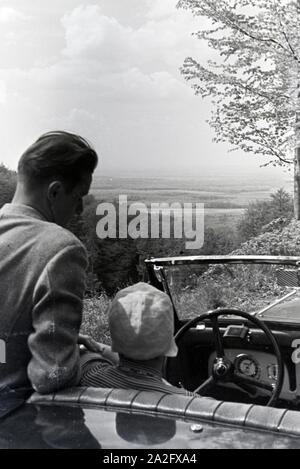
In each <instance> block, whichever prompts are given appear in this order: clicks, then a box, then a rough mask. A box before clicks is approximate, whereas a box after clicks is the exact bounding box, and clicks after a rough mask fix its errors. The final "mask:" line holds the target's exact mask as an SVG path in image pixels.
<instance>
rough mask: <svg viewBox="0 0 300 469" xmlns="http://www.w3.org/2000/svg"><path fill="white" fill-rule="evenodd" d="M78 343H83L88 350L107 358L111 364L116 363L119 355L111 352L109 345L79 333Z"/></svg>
mask: <svg viewBox="0 0 300 469" xmlns="http://www.w3.org/2000/svg"><path fill="white" fill-rule="evenodd" d="M78 344H80V345H84V346H85V347H86V348H87V350H89V351H90V352H95V353H99V354H100V355H102V356H103V358H105V359H107V360H109V361H110V362H111V363H112V364H113V365H118V363H119V355H118V354H117V353H115V352H112V350H111V347H110V346H109V345H105V344H101V343H100V342H97V341H96V340H94V339H93V338H92V337H90V336H89V335H84V334H79V336H78Z"/></svg>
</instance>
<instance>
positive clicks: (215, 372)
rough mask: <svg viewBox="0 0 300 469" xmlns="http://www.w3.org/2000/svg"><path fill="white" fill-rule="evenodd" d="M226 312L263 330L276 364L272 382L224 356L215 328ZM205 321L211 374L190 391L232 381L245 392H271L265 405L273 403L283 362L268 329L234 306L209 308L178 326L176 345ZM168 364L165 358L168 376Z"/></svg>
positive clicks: (281, 374) (200, 391)
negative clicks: (247, 373) (209, 330)
mask: <svg viewBox="0 0 300 469" xmlns="http://www.w3.org/2000/svg"><path fill="white" fill-rule="evenodd" d="M228 314H230V315H233V316H238V317H242V318H244V319H246V320H248V321H250V322H252V323H254V324H255V325H256V326H257V327H258V328H259V329H262V330H263V332H264V333H265V335H266V336H267V338H268V339H269V341H270V342H271V344H272V346H273V349H274V352H275V355H276V359H277V366H278V373H277V379H276V383H275V385H272V384H270V383H267V382H265V381H261V380H258V379H255V378H252V377H249V376H245V375H243V374H241V373H238V372H237V370H236V369H235V367H234V364H233V363H232V361H231V360H229V358H228V357H226V355H225V352H224V346H223V338H222V334H221V332H220V329H219V322H218V318H219V316H223V315H228ZM205 320H209V321H210V322H211V323H212V329H213V336H214V344H215V351H216V359H215V361H214V363H213V368H212V374H211V376H210V377H209V378H208V379H207V380H206V381H205V382H204V383H202V384H201V385H200V386H198V387H197V388H196V389H195V390H194V392H196V393H199V394H201V393H204V392H205V391H206V390H208V389H209V388H210V387H211V386H212V385H214V384H222V383H232V384H235V385H237V386H238V387H240V388H241V389H242V390H243V391H246V392H248V393H249V392H250V390H251V389H253V387H254V388H260V389H264V390H267V391H269V392H270V393H271V397H270V399H269V401H268V403H267V404H266V405H267V406H272V405H273V406H274V405H275V403H276V402H277V399H278V398H279V396H280V392H281V389H282V385H283V377H284V365H283V360H282V356H281V352H280V349H279V346H278V344H277V341H276V339H275V337H274V336H273V334H272V332H271V331H270V329H269V328H268V327H267V326H266V325H265V324H264V323H263V322H262V321H261V320H260V319H258V318H256V317H255V316H252V315H251V314H249V313H245V312H244V311H240V310H238V309H229V308H218V309H215V310H213V311H209V312H207V313H204V314H201V315H200V316H197V317H196V318H194V319H191V320H190V321H189V322H187V323H186V324H185V325H184V326H183V327H181V329H180V330H179V331H178V332H177V334H176V335H175V341H176V343H177V345H178V344H179V342H180V340H182V337H183V336H184V335H185V334H186V333H187V331H189V330H190V329H191V328H192V327H194V326H195V325H196V324H197V323H199V322H203V321H205ZM168 365H169V359H167V360H166V362H165V371H166V373H165V374H166V375H168V369H169V366H168ZM166 378H167V379H168V376H166Z"/></svg>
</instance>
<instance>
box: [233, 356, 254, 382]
mask: <svg viewBox="0 0 300 469" xmlns="http://www.w3.org/2000/svg"><path fill="white" fill-rule="evenodd" d="M234 366H235V370H236V371H237V372H238V373H239V374H241V375H244V376H248V377H249V378H259V376H260V366H259V364H258V363H257V361H256V360H255V359H254V358H252V357H250V356H249V355H244V354H243V355H239V356H238V357H236V360H235V363H234Z"/></svg>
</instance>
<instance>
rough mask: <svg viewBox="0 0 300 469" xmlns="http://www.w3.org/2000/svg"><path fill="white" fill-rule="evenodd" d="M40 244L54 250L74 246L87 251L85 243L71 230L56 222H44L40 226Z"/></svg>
mask: <svg viewBox="0 0 300 469" xmlns="http://www.w3.org/2000/svg"><path fill="white" fill-rule="evenodd" d="M38 238H39V244H41V245H44V246H45V245H47V246H48V247H49V248H50V249H53V250H54V251H58V250H59V251H60V250H62V249H64V248H69V247H74V248H78V249H82V250H84V251H86V249H85V247H84V245H83V243H82V242H81V241H80V240H79V239H78V238H77V236H75V235H74V234H73V233H72V232H71V231H69V230H68V229H66V228H63V227H61V226H59V225H56V224H55V223H50V222H46V221H45V222H42V223H40V226H39V234H38Z"/></svg>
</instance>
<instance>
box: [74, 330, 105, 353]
mask: <svg viewBox="0 0 300 469" xmlns="http://www.w3.org/2000/svg"><path fill="white" fill-rule="evenodd" d="M78 344H80V345H84V346H85V347H86V348H87V349H88V350H89V351H90V352H96V353H102V352H103V344H100V343H99V342H97V341H96V340H94V339H93V338H92V337H91V336H89V335H84V334H79V336H78Z"/></svg>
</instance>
